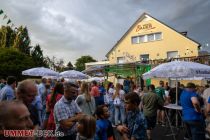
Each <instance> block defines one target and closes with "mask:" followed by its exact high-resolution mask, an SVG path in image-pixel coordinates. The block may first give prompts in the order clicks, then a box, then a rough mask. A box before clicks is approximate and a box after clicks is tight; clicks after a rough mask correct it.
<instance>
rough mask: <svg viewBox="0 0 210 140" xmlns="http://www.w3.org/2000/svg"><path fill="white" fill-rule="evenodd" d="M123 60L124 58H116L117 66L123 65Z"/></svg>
mask: <svg viewBox="0 0 210 140" xmlns="http://www.w3.org/2000/svg"><path fill="white" fill-rule="evenodd" d="M124 61H125V59H124V57H117V64H122V63H124Z"/></svg>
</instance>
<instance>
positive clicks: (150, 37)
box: [147, 34, 155, 41]
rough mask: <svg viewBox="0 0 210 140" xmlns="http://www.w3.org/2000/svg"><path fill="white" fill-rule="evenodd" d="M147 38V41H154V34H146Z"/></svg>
mask: <svg viewBox="0 0 210 140" xmlns="http://www.w3.org/2000/svg"><path fill="white" fill-rule="evenodd" d="M147 38H148V41H154V40H155V34H148V35H147Z"/></svg>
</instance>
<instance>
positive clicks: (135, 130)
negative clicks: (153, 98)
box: [117, 92, 147, 140]
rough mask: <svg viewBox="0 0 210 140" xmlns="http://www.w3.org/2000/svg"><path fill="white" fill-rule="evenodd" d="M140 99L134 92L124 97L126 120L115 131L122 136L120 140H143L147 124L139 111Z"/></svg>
mask: <svg viewBox="0 0 210 140" xmlns="http://www.w3.org/2000/svg"><path fill="white" fill-rule="evenodd" d="M139 104H140V98H139V96H138V94H136V93H135V92H132V93H129V94H126V95H125V108H126V111H127V112H126V113H127V114H126V120H125V122H124V124H123V125H118V126H117V130H118V131H119V132H120V133H121V134H122V139H126V140H145V139H147V136H146V128H147V122H146V119H145V117H144V115H143V113H141V111H140V109H139Z"/></svg>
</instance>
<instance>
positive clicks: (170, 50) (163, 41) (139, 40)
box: [106, 13, 200, 64]
mask: <svg viewBox="0 0 210 140" xmlns="http://www.w3.org/2000/svg"><path fill="white" fill-rule="evenodd" d="M180 24H181V23H180ZM198 47H200V44H199V43H198V42H195V41H193V40H192V39H190V38H189V37H187V36H186V35H184V34H182V33H179V32H178V31H176V30H175V29H173V28H171V27H169V26H168V25H166V24H164V23H163V22H161V21H159V20H157V19H155V18H154V17H152V16H150V15H149V14H147V13H143V14H142V15H141V16H140V18H139V19H138V20H137V21H136V22H135V23H134V24H133V25H132V26H131V27H130V28H129V30H128V31H127V32H126V33H125V34H124V35H123V36H122V38H121V39H120V40H119V41H118V42H117V43H116V44H115V45H114V47H113V48H112V49H111V50H110V51H109V52H108V53H107V54H106V56H107V58H108V60H109V62H110V64H117V63H126V62H136V61H141V60H154V59H166V58H172V57H173V58H174V57H191V56H198Z"/></svg>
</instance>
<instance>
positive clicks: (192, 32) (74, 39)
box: [0, 0, 210, 63]
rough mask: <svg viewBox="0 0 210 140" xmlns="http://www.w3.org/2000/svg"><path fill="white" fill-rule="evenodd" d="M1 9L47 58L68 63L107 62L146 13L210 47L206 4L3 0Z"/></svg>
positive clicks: (209, 4) (141, 0)
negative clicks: (108, 55) (87, 59)
mask: <svg viewBox="0 0 210 140" xmlns="http://www.w3.org/2000/svg"><path fill="white" fill-rule="evenodd" d="M0 9H3V10H4V11H5V13H7V15H8V16H9V17H10V18H11V19H12V22H13V23H14V24H15V25H16V26H19V25H24V26H27V27H28V30H29V34H30V37H31V40H32V44H40V46H41V47H42V49H43V51H44V54H45V55H48V56H51V57H52V56H56V57H57V58H63V59H64V60H65V61H66V63H67V62H68V61H71V62H72V63H74V62H75V60H76V59H77V58H79V57H81V56H82V55H91V56H92V57H93V58H95V59H97V60H102V59H105V54H106V53H107V52H108V51H109V50H110V49H111V48H112V47H113V45H114V44H115V43H116V42H117V41H118V40H119V39H120V38H121V37H122V35H123V34H124V33H125V32H126V31H127V30H128V29H129V27H130V26H131V25H132V24H133V23H134V22H135V21H136V20H137V18H139V16H140V15H141V14H142V13H143V12H148V13H149V14H151V15H152V16H153V17H155V18H157V19H159V20H161V21H163V22H165V23H166V24H168V25H169V26H172V27H173V28H175V29H176V30H178V31H185V30H187V31H188V32H189V34H188V35H189V36H190V37H192V38H193V39H195V40H196V41H198V42H201V43H203V42H204V43H206V42H208V43H210V38H209V36H210V33H209V31H208V29H210V24H209V21H210V19H209V9H210V1H207V0H191V1H190V2H189V1H188V0H181V1H180V0H179V1H178V0H159V1H152V0H146V1H145V0H109V1H107V0H88V1H87V0H21V1H14V0H5V1H3V0H1V1H0ZM0 18H1V17H0ZM0 24H5V21H3V22H2V21H0ZM199 25H202V26H199ZM197 27H198V28H197Z"/></svg>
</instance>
